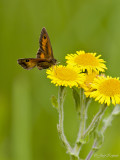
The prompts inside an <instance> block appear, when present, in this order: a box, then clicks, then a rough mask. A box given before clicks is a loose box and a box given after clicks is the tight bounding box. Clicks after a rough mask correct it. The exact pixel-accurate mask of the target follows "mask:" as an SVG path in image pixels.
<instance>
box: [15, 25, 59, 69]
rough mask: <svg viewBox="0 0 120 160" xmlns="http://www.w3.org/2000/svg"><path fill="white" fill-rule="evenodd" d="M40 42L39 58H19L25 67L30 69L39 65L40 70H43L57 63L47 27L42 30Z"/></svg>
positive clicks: (19, 61)
mask: <svg viewBox="0 0 120 160" xmlns="http://www.w3.org/2000/svg"><path fill="white" fill-rule="evenodd" d="M39 44H40V48H39V50H38V52H37V58H24V59H18V64H20V65H21V66H22V67H23V68H24V69H27V70H30V69H32V68H34V67H36V66H37V68H38V69H39V70H42V69H47V68H49V67H51V66H53V65H56V62H57V60H56V59H55V58H54V56H53V51H52V47H51V43H50V39H49V36H48V33H47V31H46V29H45V28H43V29H42V31H41V35H40V40H39Z"/></svg>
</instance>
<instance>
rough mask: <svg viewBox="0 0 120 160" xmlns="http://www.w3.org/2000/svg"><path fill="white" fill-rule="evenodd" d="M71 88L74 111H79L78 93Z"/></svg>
mask: <svg viewBox="0 0 120 160" xmlns="http://www.w3.org/2000/svg"><path fill="white" fill-rule="evenodd" d="M72 90H73V98H74V101H75V107H76V111H77V112H80V95H79V93H78V91H77V90H76V89H75V88H72Z"/></svg>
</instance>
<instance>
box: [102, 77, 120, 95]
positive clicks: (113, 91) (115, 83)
mask: <svg viewBox="0 0 120 160" xmlns="http://www.w3.org/2000/svg"><path fill="white" fill-rule="evenodd" d="M99 91H100V93H101V94H104V95H106V96H109V97H112V96H114V95H117V94H120V81H119V80H117V79H112V78H111V79H108V80H105V81H104V82H103V83H102V84H101V85H100V86H99Z"/></svg>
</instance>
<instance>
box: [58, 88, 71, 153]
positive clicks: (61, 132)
mask: <svg viewBox="0 0 120 160" xmlns="http://www.w3.org/2000/svg"><path fill="white" fill-rule="evenodd" d="M64 97H65V87H63V86H60V88H59V93H58V107H59V108H58V111H59V124H58V133H59V135H60V137H61V140H62V142H63V144H64V146H65V147H66V149H67V151H68V153H71V152H72V148H71V146H70V144H69V142H68V141H67V138H66V136H65V134H64V111H63V102H64Z"/></svg>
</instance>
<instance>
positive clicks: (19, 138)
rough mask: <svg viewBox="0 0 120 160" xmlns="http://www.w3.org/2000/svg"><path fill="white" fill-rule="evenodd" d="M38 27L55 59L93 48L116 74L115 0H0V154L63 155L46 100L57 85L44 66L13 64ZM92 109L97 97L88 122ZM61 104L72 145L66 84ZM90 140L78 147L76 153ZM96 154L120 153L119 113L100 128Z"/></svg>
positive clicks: (119, 34)
mask: <svg viewBox="0 0 120 160" xmlns="http://www.w3.org/2000/svg"><path fill="white" fill-rule="evenodd" d="M42 27H46V29H47V31H48V34H49V36H50V39H51V44H52V48H53V51H54V56H55V58H56V59H57V60H58V61H59V62H61V64H64V63H65V59H64V57H65V55H66V54H67V53H75V51H76V50H85V51H86V52H97V53H98V54H102V58H103V59H104V60H106V61H107V63H106V64H107V67H108V70H107V74H109V75H111V76H117V77H119V75H120V1H119V0H104V1H103V0H102V1H99V0H74V1H70V0H43V1H42V0H11V1H10V0H0V86H1V87H0V160H48V159H52V160H69V156H68V155H67V154H66V150H65V148H64V147H63V145H62V143H61V141H60V139H59V137H58V133H57V123H58V113H57V111H56V110H55V109H53V108H52V106H51V101H50V97H51V95H56V96H57V91H58V88H57V87H55V86H54V85H53V84H51V83H50V80H49V79H47V78H46V73H45V71H39V70H38V69H37V68H35V69H33V70H30V71H27V70H24V69H23V68H21V67H20V66H19V65H18V64H17V59H19V58H28V57H31V58H32V57H33V58H34V57H35V56H36V52H37V50H38V47H39V44H38V40H39V35H40V32H41V29H42ZM97 109H98V104H97V103H95V104H93V105H91V106H90V108H89V111H88V112H89V116H90V118H88V122H90V120H91V118H92V117H93V116H94V114H95V113H96V111H97ZM64 110H65V123H64V125H65V134H66V135H67V138H68V140H69V141H70V143H71V145H74V142H75V140H76V136H77V132H78V125H79V119H78V117H77V114H76V112H75V107H74V103H73V99H72V93H71V90H70V89H69V88H68V89H67V96H66V101H65V106H64ZM92 141H93V140H91V141H90V142H89V145H88V146H85V147H84V149H83V150H82V152H81V156H82V158H85V157H86V155H87V153H88V152H89V149H90V146H91V145H92ZM97 154H111V155H119V156H118V158H114V159H120V116H118V117H116V119H115V120H114V121H113V123H112V126H111V127H110V128H108V130H107V131H106V134H105V142H104V144H103V146H102V148H101V149H100V150H99V152H98V153H97ZM94 159H95V160H96V159H102V158H97V157H94V156H93V158H92V160H94ZM103 159H105V158H103ZM106 159H110V158H106ZM111 159H112V158H111Z"/></svg>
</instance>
